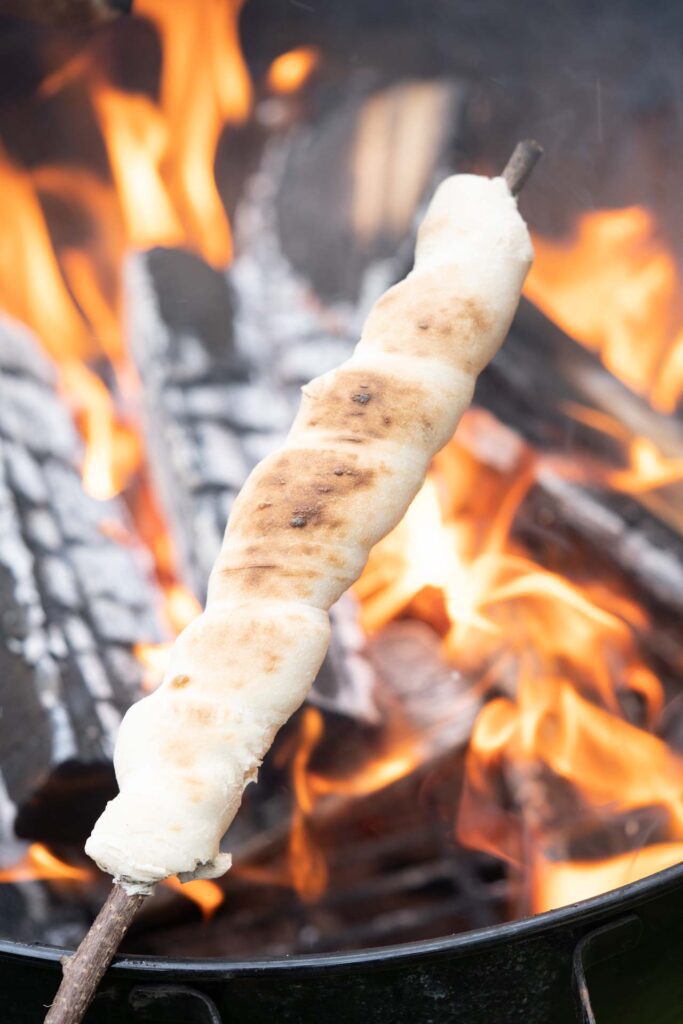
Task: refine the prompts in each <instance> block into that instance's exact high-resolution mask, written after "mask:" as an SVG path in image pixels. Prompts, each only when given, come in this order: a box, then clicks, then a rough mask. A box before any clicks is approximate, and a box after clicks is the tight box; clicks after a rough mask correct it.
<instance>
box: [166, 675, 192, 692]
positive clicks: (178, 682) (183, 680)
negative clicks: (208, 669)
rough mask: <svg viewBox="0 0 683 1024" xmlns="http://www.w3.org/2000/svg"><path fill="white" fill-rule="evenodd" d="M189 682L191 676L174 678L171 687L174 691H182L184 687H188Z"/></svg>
mask: <svg viewBox="0 0 683 1024" xmlns="http://www.w3.org/2000/svg"><path fill="white" fill-rule="evenodd" d="M189 681H190V677H189V676H174V677H173V679H172V680H171V683H170V685H171V686H172V687H173V689H174V690H182V689H183V687H184V686H187V684H188V683H189Z"/></svg>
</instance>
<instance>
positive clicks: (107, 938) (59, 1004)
mask: <svg viewBox="0 0 683 1024" xmlns="http://www.w3.org/2000/svg"><path fill="white" fill-rule="evenodd" d="M542 152H543V150H542V149H541V147H540V146H539V144H538V143H537V142H533V141H532V140H531V139H527V140H525V141H524V142H520V143H519V144H518V145H517V146H516V147H515V151H514V153H513V154H512V156H511V157H510V160H509V161H508V163H507V165H506V167H505V170H504V171H503V177H504V178H505V180H506V182H507V184H508V187H509V189H510V191H511V192H512V193H513V195H516V194H517V193H518V192H519V191H520V189H521V188H522V187H523V186H524V184H525V182H526V181H527V179H528V178H529V175H530V174H531V172H532V170H533V169H534V167H535V165H536V163H537V161H538V159H539V157H540V155H541V153H542ZM144 899H145V897H144V896H139V895H135V896H129V895H128V893H126V892H125V891H124V890H123V889H122V888H121V887H120V886H118V885H115V886H114V887H113V889H112V891H111V893H110V895H109V898H108V899H107V902H106V903H105V905H104V906H103V908H102V910H101V911H100V913H99V914H98V916H97V919H96V920H95V922H94V924H93V926H92V928H91V929H90V931H89V932H88V934H87V935H86V936H85V938H84V939H83V942H82V943H81V944H80V946H79V947H78V949H77V950H76V952H75V953H74V955H73V956H72V957H70V958H69V959H68V960H66V962H65V963H64V977H63V978H62V983H61V985H60V986H59V989H58V991H57V995H56V997H55V1001H54V1003H53V1004H52V1006H51V1007H50V1010H49V1012H48V1015H47V1017H46V1018H45V1024H80V1022H81V1021H82V1019H83V1015H84V1014H85V1011H86V1010H87V1008H88V1006H89V1005H90V1003H91V1002H92V999H93V997H94V995H95V990H96V989H97V986H98V985H99V983H100V980H101V978H102V977H103V975H104V973H105V971H106V969H107V967H108V966H109V964H110V963H111V961H112V959H113V957H114V954H115V953H116V949H117V947H118V945H119V943H120V942H121V940H122V939H123V936H124V935H125V934H126V932H127V930H128V928H129V927H130V925H131V922H132V921H133V918H134V917H135V914H136V913H137V911H138V908H139V907H140V905H141V904H142V902H143V900H144Z"/></svg>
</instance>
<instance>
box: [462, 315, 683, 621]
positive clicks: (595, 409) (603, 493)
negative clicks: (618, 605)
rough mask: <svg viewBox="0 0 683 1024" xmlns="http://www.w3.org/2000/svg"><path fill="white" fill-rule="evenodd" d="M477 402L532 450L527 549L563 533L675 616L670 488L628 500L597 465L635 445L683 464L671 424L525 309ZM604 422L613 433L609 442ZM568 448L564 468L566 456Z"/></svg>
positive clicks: (676, 529)
mask: <svg viewBox="0 0 683 1024" xmlns="http://www.w3.org/2000/svg"><path fill="white" fill-rule="evenodd" d="M477 400H478V402H479V403H480V404H481V405H483V406H484V407H485V408H487V409H489V410H490V411H491V412H493V413H494V414H495V415H496V417H497V418H499V419H500V420H502V422H503V423H505V424H507V425H508V426H510V427H511V428H512V429H513V430H515V431H517V432H518V434H521V436H522V437H523V438H525V439H526V440H528V441H530V442H531V443H532V444H533V445H534V446H535V447H536V448H538V449H539V450H540V452H541V456H540V468H539V471H538V473H537V478H536V482H535V485H534V487H533V488H532V491H531V493H530V495H529V498H528V499H527V502H526V505H525V511H524V513H523V515H522V516H521V517H520V521H519V523H518V528H519V529H520V531H521V533H522V534H523V535H524V536H525V537H526V538H527V539H528V540H530V541H531V542H532V543H533V540H534V534H536V535H537V539H538V533H539V524H542V523H544V524H545V526H543V527H541V528H540V529H541V532H545V533H546V534H547V531H548V529H550V528H551V527H552V530H554V531H555V532H556V537H557V539H558V540H559V538H560V536H561V534H562V532H564V533H565V535H566V537H567V538H569V539H570V540H571V541H572V542H573V544H574V546H575V545H576V542H577V541H578V542H579V544H580V545H581V546H582V547H584V548H585V549H587V550H589V551H591V557H592V558H596V559H597V560H598V562H599V564H601V565H602V566H603V567H604V569H605V572H606V573H607V574H608V575H609V574H612V575H615V574H616V576H617V577H618V578H619V579H620V580H621V581H622V582H624V583H625V584H626V585H627V586H628V587H629V588H630V589H631V590H632V592H633V593H634V594H637V596H638V598H639V599H640V600H643V601H644V602H645V603H646V604H649V606H650V607H651V608H652V609H653V610H655V611H656V612H657V613H658V614H659V615H663V616H664V618H665V619H666V618H667V617H669V616H671V615H672V614H678V613H680V611H681V610H683V522H682V521H681V517H680V502H679V501H678V496H679V492H680V487H679V485H676V486H674V487H667V488H664V489H657V487H656V480H654V486H653V487H652V489H651V490H649V489H648V481H647V479H646V478H645V479H644V480H643V481H642V486H639V484H638V482H637V481H636V482H635V483H634V485H633V488H632V493H628V491H627V490H626V489H624V490H619V489H615V488H614V487H612V486H611V485H610V476H609V475H607V471H606V470H605V469H604V464H605V459H611V460H612V462H614V459H615V456H616V457H617V458H619V457H621V458H622V459H623V455H624V451H625V452H626V453H627V454H628V452H629V451H630V450H631V446H632V445H633V443H634V442H635V440H636V439H638V438H644V439H645V441H646V442H648V443H651V444H652V445H653V446H654V449H655V450H656V451H657V452H660V453H661V455H662V458H663V459H666V458H673V459H680V458H683V430H682V429H681V427H680V425H679V424H678V423H677V422H676V421H675V420H672V419H671V418H670V417H666V416H663V415H662V414H660V413H658V412H656V411H655V410H653V409H652V408H651V407H650V406H649V405H648V404H647V402H646V401H645V400H643V399H641V398H640V397H638V396H637V395H635V394H634V393H633V392H631V391H630V390H629V389H628V388H627V387H626V386H625V385H623V384H621V383H620V382H619V381H618V380H616V379H615V378H614V377H613V376H612V375H611V374H610V373H609V371H608V370H607V369H606V368H605V367H604V366H603V365H602V363H601V362H600V361H599V359H598V358H597V357H596V356H594V355H593V354H592V353H590V352H588V351H587V350H586V349H584V348H582V347H580V346H579V345H577V344H576V343H575V342H574V341H572V340H571V339H570V338H568V337H567V335H565V334H564V333H563V332H562V331H561V330H560V329H559V328H558V327H556V326H555V325H554V324H552V323H551V322H550V321H549V320H547V318H546V317H544V316H543V314H542V313H540V312H539V311H538V310H536V309H534V308H533V307H531V306H530V305H529V304H528V303H525V302H524V301H523V302H522V304H521V306H520V311H519V314H518V317H517V319H516V321H515V324H514V325H513V328H512V330H511V332H510V336H509V338H508V342H507V344H506V346H505V347H504V349H501V351H500V353H499V354H498V355H497V356H496V359H495V360H494V361H493V363H492V364H491V365H490V366H489V367H488V368H487V370H486V371H485V372H484V374H483V375H482V377H481V380H480V382H479V385H478V388H477ZM596 414H597V415H596ZM603 422H604V423H605V424H606V425H607V429H605V428H604V427H603V426H602V424H603ZM611 424H615V425H620V426H617V427H615V433H616V435H617V436H616V439H615V436H613V435H612V434H611V433H610V432H609V427H610V425H611ZM568 442H571V452H572V460H571V462H570V461H569V460H568V459H567V458H566V457H565V451H566V448H567V444H568ZM580 457H583V465H588V466H589V467H590V466H591V465H592V466H593V467H594V470H595V471H594V474H593V476H591V475H590V471H585V470H584V471H583V472H582V473H581V474H579V473H578V472H577V470H578V467H579V465H580V463H579V461H578V460H579V458H580ZM596 457H597V458H596ZM598 460H599V461H598ZM600 462H602V463H603V468H600ZM633 476H634V478H635V476H636V474H635V473H634V474H633Z"/></svg>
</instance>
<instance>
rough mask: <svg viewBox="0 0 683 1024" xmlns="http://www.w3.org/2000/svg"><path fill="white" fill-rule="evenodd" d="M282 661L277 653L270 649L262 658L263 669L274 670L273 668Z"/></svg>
mask: <svg viewBox="0 0 683 1024" xmlns="http://www.w3.org/2000/svg"><path fill="white" fill-rule="evenodd" d="M281 663H282V658H281V657H280V656H279V655H278V654H273V653H272V651H271V652H269V653H268V654H266V657H265V659H264V666H263V667H264V669H265V671H266V672H275V670H276V669H277V668H278V667H279V666H280V664H281Z"/></svg>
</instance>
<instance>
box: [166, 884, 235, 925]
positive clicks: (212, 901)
mask: <svg viewBox="0 0 683 1024" xmlns="http://www.w3.org/2000/svg"><path fill="white" fill-rule="evenodd" d="M162 885H165V886H166V887H167V888H168V889H173V890H174V892H179V893H180V895H181V896H186V897H187V899H188V900H192V902H193V903H196V904H197V906H198V907H199V909H200V911H201V914H202V917H203V918H204V920H205V921H209V920H210V919H211V918H212V917H213V915H214V914H215V913H216V911H217V910H218V908H219V907H220V905H221V903H222V902H223V900H224V898H225V897H224V894H223V890H222V889H221V887H220V886H219V885H216V883H215V882H211V881H209V879H206V878H197V879H195V880H194V881H192V882H181V881H180V879H179V878H176V877H175V876H174V877H173V878H166V879H165V880H164V881H163V882H162Z"/></svg>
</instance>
